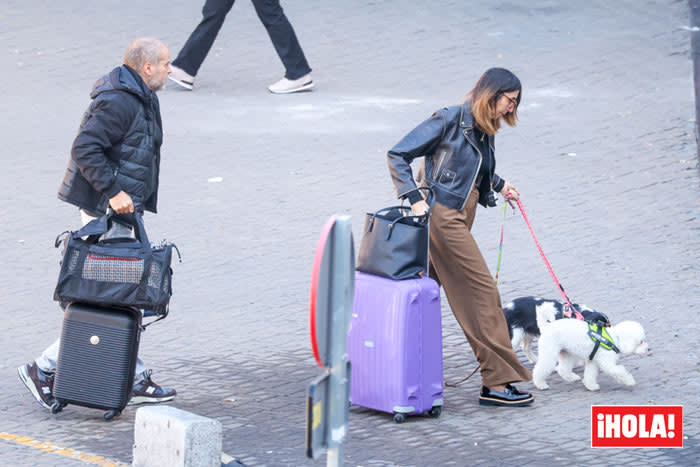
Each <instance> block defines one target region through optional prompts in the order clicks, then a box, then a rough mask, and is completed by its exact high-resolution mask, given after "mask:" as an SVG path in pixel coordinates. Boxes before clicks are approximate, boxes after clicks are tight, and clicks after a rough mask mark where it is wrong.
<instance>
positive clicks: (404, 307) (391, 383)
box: [347, 272, 443, 423]
mask: <svg viewBox="0 0 700 467" xmlns="http://www.w3.org/2000/svg"><path fill="white" fill-rule="evenodd" d="M440 313H441V312H440V287H439V286H438V284H437V283H436V282H435V281H434V280H432V279H430V278H428V277H423V278H420V279H406V280H400V281H399V280H392V279H386V278H383V277H379V276H374V275H370V274H365V273H362V272H356V274H355V301H354V305H353V313H352V318H351V320H350V328H349V330H348V340H347V352H348V357H349V359H350V362H351V364H352V365H351V368H352V371H351V377H350V400H351V402H352V404H353V405H359V406H362V407H368V408H370V409H375V410H380V411H382V412H388V413H393V414H394V420H395V421H396V422H397V423H401V422H403V421H404V420H405V418H406V415H408V414H421V413H424V412H428V413H429V414H430V415H431V416H433V417H437V416H439V415H440V412H441V410H442V403H443V386H442V384H443V379H442V323H441V314H440Z"/></svg>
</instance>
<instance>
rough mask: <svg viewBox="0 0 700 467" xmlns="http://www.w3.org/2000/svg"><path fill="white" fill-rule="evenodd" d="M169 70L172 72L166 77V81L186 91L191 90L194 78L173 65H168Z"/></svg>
mask: <svg viewBox="0 0 700 467" xmlns="http://www.w3.org/2000/svg"><path fill="white" fill-rule="evenodd" d="M170 69H171V70H173V71H172V73H170V74H169V75H168V79H169V80H170V81H172V82H173V83H176V84H178V85H180V86H182V87H183V88H185V89H187V90H188V91H191V90H192V87H193V86H194V76H192V75H190V74H189V73H187V72H186V71H185V70H183V69H182V68H178V67H176V66H175V65H170Z"/></svg>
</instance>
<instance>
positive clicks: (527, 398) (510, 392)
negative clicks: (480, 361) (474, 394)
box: [479, 384, 535, 407]
mask: <svg viewBox="0 0 700 467" xmlns="http://www.w3.org/2000/svg"><path fill="white" fill-rule="evenodd" d="M534 400H535V398H534V397H533V396H532V394H530V393H528V392H520V391H518V389H517V388H516V387H515V386H513V385H512V384H506V387H505V390H503V391H502V392H501V391H494V390H493V389H489V388H487V387H486V386H482V387H481V395H480V396H479V404H481V405H496V406H500V407H522V406H525V405H530V404H532V402H533V401H534Z"/></svg>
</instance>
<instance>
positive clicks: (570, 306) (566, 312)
mask: <svg viewBox="0 0 700 467" xmlns="http://www.w3.org/2000/svg"><path fill="white" fill-rule="evenodd" d="M509 200H510V199H509ZM515 202H516V203H518V208H520V212H521V213H522V214H523V219H525V224H527V228H528V229H530V233H531V234H532V239H533V240H534V241H535V245H537V249H538V250H539V252H540V256H542V260H543V261H544V264H545V266H547V270H548V271H549V273H550V274H551V275H552V279H554V283H555V284H556V285H557V287H559V290H560V291H561V294H562V296H563V297H564V300H566V303H567V305H568V306H565V307H564V316H566V317H567V318H570V317H571V312H572V311H573V312H574V314H575V315H576V319H580V320H581V321H583V315H582V314H581V313H579V312H578V310H576V308H574V305H573V304H572V303H571V300H569V297H568V296H567V295H566V292H565V291H564V286H562V285H561V283H560V282H559V279H557V276H556V274H554V269H552V265H551V264H549V261H548V260H547V257H546V256H545V255H544V251H542V247H541V246H540V242H538V241H537V237H535V231H534V230H532V225H531V224H530V220H529V219H528V218H527V214H525V208H523V203H521V202H520V198H518V199H516V200H515ZM567 308H568V310H567Z"/></svg>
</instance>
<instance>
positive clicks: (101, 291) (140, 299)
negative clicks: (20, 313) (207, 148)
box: [54, 213, 180, 315]
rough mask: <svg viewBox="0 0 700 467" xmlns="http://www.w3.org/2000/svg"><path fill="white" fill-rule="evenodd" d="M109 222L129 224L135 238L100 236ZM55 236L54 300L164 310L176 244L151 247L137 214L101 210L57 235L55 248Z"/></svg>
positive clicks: (160, 311) (168, 294) (110, 223)
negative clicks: (58, 251) (59, 256)
mask: <svg viewBox="0 0 700 467" xmlns="http://www.w3.org/2000/svg"><path fill="white" fill-rule="evenodd" d="M113 222H120V223H122V224H126V225H129V226H131V227H133V229H134V234H135V238H131V237H127V238H110V239H103V238H102V235H103V234H105V233H106V232H107V231H109V229H110V227H111V226H112V223H113ZM61 238H63V242H62V243H63V244H64V245H65V251H64V253H63V261H62V263H61V271H60V273H59V276H58V284H57V285H56V290H55V292H54V300H56V301H60V302H63V303H66V302H86V303H92V304H96V305H101V306H128V307H137V308H141V309H144V310H148V311H152V312H155V313H156V314H159V315H165V314H167V307H168V303H169V302H170V296H171V295H172V269H171V267H170V262H171V259H172V250H173V248H175V250H176V251H177V247H176V246H175V245H174V244H172V243H166V242H163V243H162V244H161V245H158V246H151V244H150V242H149V241H148V236H147V235H146V230H145V228H144V225H143V220H142V218H141V215H140V214H113V213H109V214H106V215H104V216H102V217H100V218H97V219H95V220H93V221H91V222H89V223H88V224H86V225H85V226H84V227H83V228H82V229H80V230H78V231H76V232H70V234H69V235H67V236H64V235H63V234H61V235H59V236H58V238H56V245H55V246H56V247H57V248H58V247H59V246H60V243H61ZM179 256H180V252H179V251H178V257H179Z"/></svg>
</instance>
